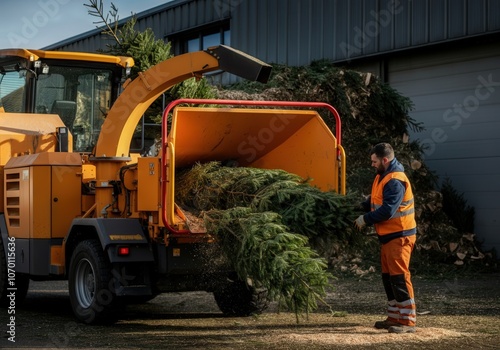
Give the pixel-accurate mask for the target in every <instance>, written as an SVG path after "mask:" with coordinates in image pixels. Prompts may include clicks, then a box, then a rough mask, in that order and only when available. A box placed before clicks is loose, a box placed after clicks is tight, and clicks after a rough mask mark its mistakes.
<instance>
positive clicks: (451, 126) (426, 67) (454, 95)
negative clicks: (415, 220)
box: [389, 44, 500, 253]
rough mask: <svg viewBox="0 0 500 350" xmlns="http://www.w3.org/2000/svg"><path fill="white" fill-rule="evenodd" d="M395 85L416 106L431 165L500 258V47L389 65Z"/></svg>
mask: <svg viewBox="0 0 500 350" xmlns="http://www.w3.org/2000/svg"><path fill="white" fill-rule="evenodd" d="M389 80H390V81H389V82H390V84H391V86H393V87H394V88H396V89H397V90H398V91H399V92H400V93H402V94H403V95H405V96H408V97H410V98H411V99H412V101H413V102H414V104H415V110H414V111H413V112H412V113H411V115H412V117H413V118H414V119H416V120H417V121H421V122H423V123H424V126H425V128H426V131H424V132H422V133H418V134H414V135H412V139H417V138H418V139H420V141H421V142H422V143H424V144H425V145H426V146H427V147H428V149H427V151H426V153H425V161H426V164H427V165H428V166H429V168H430V169H432V170H434V171H436V172H437V174H438V175H439V176H440V178H441V179H444V178H445V177H449V178H450V179H451V181H452V184H453V186H454V187H455V188H456V189H457V191H459V192H461V193H464V197H465V198H466V200H467V202H468V204H469V205H471V206H473V207H474V208H475V211H476V214H475V230H474V231H475V233H476V234H477V236H478V238H479V239H480V240H482V241H484V244H483V247H484V248H485V249H491V248H495V249H496V251H497V253H500V47H499V46H498V45H497V44H495V45H489V46H481V47H472V48H471V47H467V48H466V49H455V50H447V51H445V52H429V53H427V54H425V55H418V56H413V57H406V58H404V59H402V58H401V59H399V58H398V59H395V60H394V61H390V62H389Z"/></svg>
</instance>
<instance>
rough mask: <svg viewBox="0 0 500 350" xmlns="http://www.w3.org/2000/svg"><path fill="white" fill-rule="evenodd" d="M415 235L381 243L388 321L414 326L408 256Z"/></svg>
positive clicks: (414, 306)
mask: <svg viewBox="0 0 500 350" xmlns="http://www.w3.org/2000/svg"><path fill="white" fill-rule="evenodd" d="M415 240H416V235H412V236H407V237H400V238H395V239H393V240H391V241H389V242H388V243H385V244H383V245H382V248H381V252H380V256H381V263H382V281H383V283H384V288H385V291H386V294H387V299H388V307H387V316H388V319H389V320H390V321H393V322H397V323H400V324H402V325H405V326H415V324H416V322H417V318H416V316H417V313H416V305H415V296H414V293H413V285H412V283H411V274H410V269H409V267H410V258H411V252H412V251H413V247H414V246H415Z"/></svg>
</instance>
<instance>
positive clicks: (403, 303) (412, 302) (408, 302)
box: [397, 298, 415, 307]
mask: <svg viewBox="0 0 500 350" xmlns="http://www.w3.org/2000/svg"><path fill="white" fill-rule="evenodd" d="M397 305H398V306H399V307H405V306H410V305H415V299H413V298H411V299H408V300H405V301H401V302H398V303H397Z"/></svg>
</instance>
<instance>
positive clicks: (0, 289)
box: [0, 237, 30, 308]
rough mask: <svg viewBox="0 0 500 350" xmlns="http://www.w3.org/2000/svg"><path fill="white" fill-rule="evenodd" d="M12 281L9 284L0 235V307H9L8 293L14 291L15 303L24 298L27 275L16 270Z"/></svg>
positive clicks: (28, 282)
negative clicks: (10, 288)
mask: <svg viewBox="0 0 500 350" xmlns="http://www.w3.org/2000/svg"><path fill="white" fill-rule="evenodd" d="M14 282H15V284H14V285H11V286H9V266H8V263H7V257H6V256H5V249H4V246H3V242H2V238H1V237H0V307H4V308H7V307H9V305H10V301H11V300H10V297H9V294H10V293H12V292H14V293H15V299H14V301H15V304H16V305H18V304H20V303H22V302H23V300H24V299H25V298H26V294H28V288H29V284H30V279H29V277H28V275H25V274H22V273H17V272H16V274H15V280H14ZM9 287H13V288H16V289H15V290H14V291H10V290H9Z"/></svg>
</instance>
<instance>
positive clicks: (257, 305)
mask: <svg viewBox="0 0 500 350" xmlns="http://www.w3.org/2000/svg"><path fill="white" fill-rule="evenodd" d="M214 298H215V302H216V303H217V306H218V307H219V309H220V310H221V311H222V313H223V314H224V315H225V316H230V317H245V316H250V315H256V314H260V313H262V311H264V310H265V309H267V306H268V300H267V291H266V290H265V289H259V288H255V287H253V286H250V285H247V284H246V283H245V282H243V281H241V280H234V281H230V282H229V283H225V284H223V285H222V286H221V287H220V288H219V289H217V290H215V291H214Z"/></svg>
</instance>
